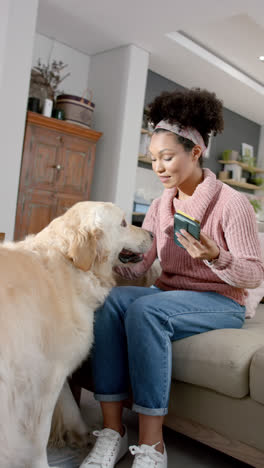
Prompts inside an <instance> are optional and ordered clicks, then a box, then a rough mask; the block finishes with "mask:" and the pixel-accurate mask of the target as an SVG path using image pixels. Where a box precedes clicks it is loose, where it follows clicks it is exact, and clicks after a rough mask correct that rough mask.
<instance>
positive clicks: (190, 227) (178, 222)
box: [174, 210, 200, 249]
mask: <svg viewBox="0 0 264 468" xmlns="http://www.w3.org/2000/svg"><path fill="white" fill-rule="evenodd" d="M180 229H185V231H187V232H189V234H191V235H192V236H193V237H195V239H197V240H200V222H199V221H197V219H194V218H192V216H189V215H187V214H186V213H184V212H183V211H180V210H178V211H177V212H176V213H175V215H174V242H175V244H177V245H178V246H179V247H182V248H183V249H184V247H183V245H182V244H181V243H180V241H179V240H178V238H177V236H176V232H179V231H180Z"/></svg>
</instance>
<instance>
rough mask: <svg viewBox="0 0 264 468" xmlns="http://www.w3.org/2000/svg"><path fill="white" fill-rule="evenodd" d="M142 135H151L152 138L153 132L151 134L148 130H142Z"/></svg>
mask: <svg viewBox="0 0 264 468" xmlns="http://www.w3.org/2000/svg"><path fill="white" fill-rule="evenodd" d="M141 133H143V134H147V135H149V136H152V135H153V132H150V131H149V130H147V129H146V128H141Z"/></svg>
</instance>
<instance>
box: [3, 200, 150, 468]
mask: <svg viewBox="0 0 264 468" xmlns="http://www.w3.org/2000/svg"><path fill="white" fill-rule="evenodd" d="M151 245H152V236H151V235H150V233H148V232H147V231H144V230H142V229H140V228H136V227H134V226H131V225H127V224H126V221H125V219H124V215H123V212H122V211H121V210H120V209H119V208H118V207H116V206H114V205H112V204H111V203H100V202H97V203H96V202H81V203H78V204H76V205H74V206H73V207H72V208H70V209H69V210H68V211H67V212H66V213H65V214H64V215H63V216H61V217H59V218H57V219H55V220H53V221H52V222H51V223H50V224H49V226H47V227H46V228H45V229H44V230H43V231H41V232H40V233H39V234H37V235H35V236H28V237H27V238H26V239H25V240H24V241H21V242H17V243H15V242H9V243H5V244H3V245H1V246H0V301H1V311H0V322H1V326H0V467H1V468H47V467H48V463H47V455H46V446H47V441H48V437H49V432H50V426H51V418H52V413H53V411H54V407H55V404H56V401H57V399H58V396H59V394H60V392H61V389H62V387H63V384H64V382H65V380H66V378H67V376H68V375H70V374H71V373H72V371H73V370H74V369H75V368H76V367H77V366H78V365H79V364H80V363H81V361H82V360H83V359H84V358H85V357H86V356H87V354H88V352H89V349H90V347H91V345H92V341H93V317H94V311H95V309H96V308H97V307H98V306H99V305H101V304H102V303H103V302H104V300H105V298H106V296H107V294H108V292H109V291H110V289H111V287H112V286H113V285H114V280H113V274H112V268H113V266H114V264H115V263H116V261H117V258H118V255H119V253H120V252H121V250H122V249H123V248H125V249H128V250H131V251H133V252H135V253H144V252H146V251H147V250H148V249H149V248H150V247H151ZM67 392H68V390H67V386H66V387H65V388H64V392H63V395H64V396H63V398H62V399H64V401H65V398H66V399H67V395H68V396H69V393H67ZM69 398H71V396H70V397H69ZM66 406H68V407H70V408H72V413H71V418H72V421H74V418H75V424H76V426H78V429H79V431H80V432H81V433H82V432H85V430H86V429H85V426H82V427H81V426H80V424H81V423H80V421H79V415H78V411H77V410H76V411H77V412H76V411H75V409H76V408H75V407H74V406H71V404H70V405H67V404H66ZM73 425H74V424H73Z"/></svg>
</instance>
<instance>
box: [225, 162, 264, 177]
mask: <svg viewBox="0 0 264 468" xmlns="http://www.w3.org/2000/svg"><path fill="white" fill-rule="evenodd" d="M218 162H219V163H221V164H236V165H238V166H240V167H242V169H244V170H245V171H248V172H251V173H254V174H263V173H264V169H260V168H258V167H252V166H248V165H247V164H245V163H242V162H240V161H231V160H230V161H224V160H223V159H219V160H218Z"/></svg>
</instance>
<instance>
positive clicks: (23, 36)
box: [0, 0, 38, 239]
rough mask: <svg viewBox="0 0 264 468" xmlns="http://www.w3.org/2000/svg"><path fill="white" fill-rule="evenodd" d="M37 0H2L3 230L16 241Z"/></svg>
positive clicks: (0, 213)
mask: <svg viewBox="0 0 264 468" xmlns="http://www.w3.org/2000/svg"><path fill="white" fill-rule="evenodd" d="M37 7H38V0H27V1H26V2H22V1H21V0H1V7H0V8H1V9H0V103H1V105H0V140H1V156H0V157H1V171H0V231H3V232H5V233H6V236H7V238H8V239H12V238H13V231H14V224H15V215H16V202H17V192H18V184H19V174H20V164H21V154H22V146H23V136H24V126H25V117H26V108H27V97H28V87H29V78H30V69H31V62H32V51H33V44H34V34H35V24H36V14H37Z"/></svg>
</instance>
